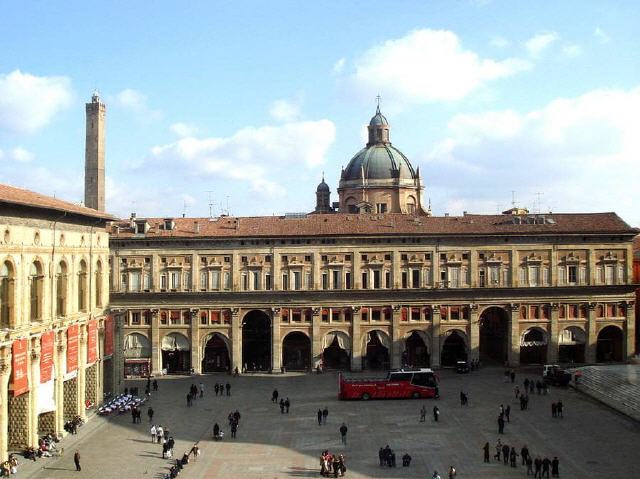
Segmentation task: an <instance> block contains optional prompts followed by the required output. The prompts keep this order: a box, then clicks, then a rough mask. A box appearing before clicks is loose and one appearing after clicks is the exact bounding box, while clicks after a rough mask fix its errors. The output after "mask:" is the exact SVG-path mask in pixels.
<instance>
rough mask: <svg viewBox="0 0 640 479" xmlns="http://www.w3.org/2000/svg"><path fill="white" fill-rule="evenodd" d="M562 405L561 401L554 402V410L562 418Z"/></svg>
mask: <svg viewBox="0 0 640 479" xmlns="http://www.w3.org/2000/svg"><path fill="white" fill-rule="evenodd" d="M563 407H564V405H563V404H562V401H558V402H557V403H556V412H557V414H558V417H560V418H562V417H564V416H563V415H562V414H563V413H562V408H563Z"/></svg>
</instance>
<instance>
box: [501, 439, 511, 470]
mask: <svg viewBox="0 0 640 479" xmlns="http://www.w3.org/2000/svg"><path fill="white" fill-rule="evenodd" d="M509 450H510V449H509V446H507V445H506V444H504V445H503V446H502V464H504V465H505V466H507V465H509Z"/></svg>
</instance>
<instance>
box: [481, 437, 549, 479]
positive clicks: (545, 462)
mask: <svg viewBox="0 0 640 479" xmlns="http://www.w3.org/2000/svg"><path fill="white" fill-rule="evenodd" d="M490 448H491V446H489V443H488V442H486V443H485V445H484V447H483V448H482V449H483V451H484V462H486V463H488V462H491V460H490V453H489V451H490ZM495 451H496V453H495V454H494V455H493V458H494V459H495V460H497V461H498V462H500V460H501V459H502V463H503V464H504V465H505V466H509V465H510V466H511V467H518V457H520V458H521V460H522V461H521V464H522V465H523V466H526V468H527V476H530V475H532V476H533V477H535V478H542V477H549V472H551V477H560V460H559V459H558V458H557V457H556V456H554V458H553V459H549V458H548V457H544V458H541V457H540V456H537V457H536V458H535V459H534V457H533V456H532V455H531V453H530V452H529V449H528V448H527V446H526V445H524V446H522V448H521V449H520V454H518V452H517V451H516V448H515V447H513V446H511V447H509V446H508V445H507V444H502V442H501V441H500V439H498V442H497V443H496V446H495Z"/></svg>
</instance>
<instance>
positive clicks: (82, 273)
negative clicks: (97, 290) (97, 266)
mask: <svg viewBox="0 0 640 479" xmlns="http://www.w3.org/2000/svg"><path fill="white" fill-rule="evenodd" d="M86 310H87V263H86V262H85V261H84V260H82V261H80V270H79V271H78V311H81V312H84V311H86Z"/></svg>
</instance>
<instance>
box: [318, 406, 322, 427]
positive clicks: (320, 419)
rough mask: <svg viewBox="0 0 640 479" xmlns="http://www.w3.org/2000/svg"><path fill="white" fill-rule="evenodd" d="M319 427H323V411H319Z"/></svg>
mask: <svg viewBox="0 0 640 479" xmlns="http://www.w3.org/2000/svg"><path fill="white" fill-rule="evenodd" d="M318 426H322V409H318Z"/></svg>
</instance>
